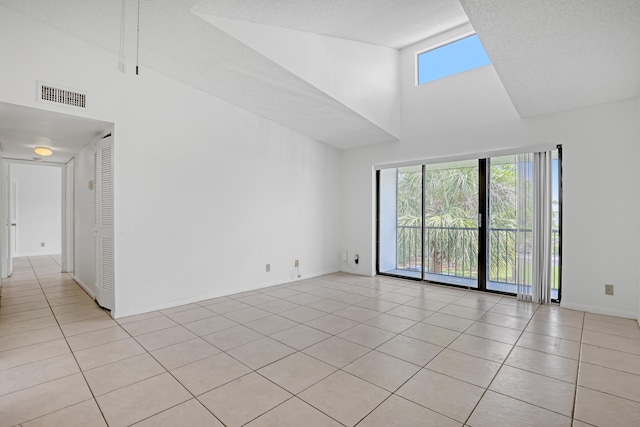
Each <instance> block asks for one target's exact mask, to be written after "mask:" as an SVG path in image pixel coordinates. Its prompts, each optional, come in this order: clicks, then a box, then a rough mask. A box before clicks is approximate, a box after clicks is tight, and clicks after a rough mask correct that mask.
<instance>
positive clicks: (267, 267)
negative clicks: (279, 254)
mask: <svg viewBox="0 0 640 427" xmlns="http://www.w3.org/2000/svg"><path fill="white" fill-rule="evenodd" d="M265 270H266V271H267V273H268V272H270V271H271V264H267V265H266V267H265Z"/></svg>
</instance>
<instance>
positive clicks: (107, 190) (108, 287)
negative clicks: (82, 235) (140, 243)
mask: <svg viewBox="0 0 640 427" xmlns="http://www.w3.org/2000/svg"><path fill="white" fill-rule="evenodd" d="M94 173H95V191H94V196H95V199H94V218H95V222H94V224H95V236H96V278H97V282H98V283H97V288H98V293H97V295H96V297H97V300H98V304H100V305H101V306H102V307H104V308H107V309H109V310H113V309H114V306H115V290H114V288H115V278H114V247H113V137H112V136H108V137H106V138H104V139H101V140H100V141H99V142H98V143H96V147H95V163H94Z"/></svg>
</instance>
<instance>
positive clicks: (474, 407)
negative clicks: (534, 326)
mask: <svg viewBox="0 0 640 427" xmlns="http://www.w3.org/2000/svg"><path fill="white" fill-rule="evenodd" d="M539 309H540V304H538V305H537V307H536V309H535V310H534V312H533V315H532V316H531V318H530V319H529V321H527V325H526V326H525V328H524V329H523V330H522V332H520V335H519V336H518V340H520V338H522V335H523V334H524V332H525V330H526V329H527V327H528V326H529V323H531V321H532V319H533V316H535V314H536V313H537V312H538V310H539ZM517 342H518V341H516V343H517ZM515 347H516V345H515V344H513V345H512V346H511V349H510V350H509V353H507V355H506V356H505V358H504V360H503V361H502V363H501V364H500V368H499V369H498V371H497V372H496V374H495V375H494V376H493V378H491V381H490V382H489V384H487V386H486V387H485V389H484V391H483V392H482V395H481V396H480V399H478V401H477V402H476V404H475V405H474V406H473V409H472V410H471V412H470V413H469V415H468V416H467V419H466V420H465V421H464V423H463V424H464V425H466V424H468V423H469V420H470V419H471V416H472V415H473V413H474V412H475V410H476V408H477V407H478V405H479V404H480V402H481V401H482V399H483V398H484V396H485V395H486V394H487V391H489V388H490V387H491V384H493V381H495V379H496V377H497V376H498V374H500V371H502V368H503V367H504V366H505V362H506V361H507V359H508V358H509V356H510V355H511V353H512V352H513V349H514V348H515ZM577 382H578V380H577V378H576V383H577ZM492 392H494V393H498V392H496V391H495V390H492ZM498 394H502V393H498ZM507 397H510V398H512V399H515V400H519V401H521V402H522V400H520V399H516V398H514V397H512V396H507ZM574 398H575V393H574ZM525 403H528V404H530V405H531V403H529V402H525ZM534 406H537V405H534ZM543 409H544V408H543Z"/></svg>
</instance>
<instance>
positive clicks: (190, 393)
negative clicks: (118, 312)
mask: <svg viewBox="0 0 640 427" xmlns="http://www.w3.org/2000/svg"><path fill="white" fill-rule="evenodd" d="M160 314H162V313H160ZM163 316H164V314H163ZM165 317H166V316H165ZM167 318H168V317H167ZM181 326H182V325H181ZM120 327H121V328H122V326H120ZM172 327H175V325H174V326H172ZM122 329H123V330H124V331H125V333H127V334H128V335H129V337H130V338H133V340H134V341H135V342H136V343H138V345H140V346H141V347H142V349H143V350H144V351H145V353H146V354H148V355H149V356H150V357H151V358H153V360H155V361H156V363H158V364H159V365H160V366H162V368H163V369H164V370H165V372H164V373H161V374H158V375H154V376H152V377H149V378H154V377H157V376H160V375H164V374H165V373H167V374H169V375H170V376H171V378H173V379H174V380H175V381H176V382H177V383H178V384H180V387H182V388H184V389H185V390H186V392H187V393H189V395H191V398H192V399H195V400H197V401H198V402H199V403H200V404H201V405H202V406H203V407H204V408H205V409H206V410H207V411H208V412H209V413H210V414H211V415H212V416H213V417H214V418H215V419H216V420H218V421H220V423H222V425H225V424H224V423H223V422H222V420H220V419H219V418H218V417H217V416H216V415H215V414H214V413H213V412H211V411H210V410H209V408H207V406H206V405H205V404H204V403H202V402H201V401H200V400H199V399H198V397H197V396H196V395H195V394H193V392H192V391H191V390H189V389H188V388H187V387H186V386H185V385H184V384H183V383H182V382H181V381H180V380H179V379H178V378H176V377H175V375H174V374H173V372H171V370H169V369H167V368H166V367H165V366H164V365H163V364H162V363H161V362H160V361H159V360H158V359H157V358H156V357H155V356H154V355H153V354H151V352H150V351H147V349H146V348H144V346H142V344H140V343H139V342H138V340H136V339H135V337H134V336H133V335H131V333H130V332H129V331H127V330H126V329H124V328H122ZM165 329H169V328H165ZM159 330H162V329H159ZM152 332H157V331H152ZM150 333H151V332H150ZM141 335H144V334H141ZM196 336H197V337H198V338H200V339H202V337H200V336H199V335H197V334H196ZM185 342H186V341H185ZM172 345H173V344H172ZM211 345H213V344H211ZM170 346H171V345H169V346H167V347H170ZM213 347H214V348H216V349H218V347H215V346H213ZM218 350H220V349H218ZM154 351H156V350H154ZM220 351H221V352H222V350H220ZM143 354H144V353H143ZM216 354H218V353H216ZM214 356H215V355H214ZM207 357H211V356H207ZM207 357H204V358H202V359H199V360H196V361H193V362H191V363H196V362H199V361H201V360H204V359H206V358H207ZM182 366H186V365H182ZM182 366H180V367H178V368H181V367H182ZM178 368H175V369H178ZM249 369H251V368H249ZM149 378H145V379H144V380H141V381H138V382H142V381H146V380H148V379H149ZM129 385H131V384H129ZM124 387H127V386H124ZM124 387H121V388H124ZM216 388H217V387H216ZM203 394H204V393H203ZM200 396H201V395H200ZM94 400H95V396H94ZM188 400H190V399H187V400H185V401H183V402H180V403H178V404H176V405H174V407H175V406H179V405H182V404H184V403H185V402H187V401H188ZM96 404H97V405H98V408H99V409H100V413H102V408H101V407H100V405H99V404H98V402H97V400H96ZM169 409H171V408H165V409H163V410H162V411H159V412H156V413H154V414H151V415H150V416H149V417H147V418H151V417H154V416H156V415H158V414H161V413H163V412H165V411H167V410H169ZM102 416H103V417H104V414H102ZM147 418H145V419H147ZM141 421H143V420H138V421H136V422H135V423H134V424H136V423H139V422H141ZM105 423H106V424H107V426H108V425H109V423H108V422H107V420H106V418H105Z"/></svg>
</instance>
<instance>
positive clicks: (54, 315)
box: [21, 257, 108, 425]
mask: <svg viewBox="0 0 640 427" xmlns="http://www.w3.org/2000/svg"><path fill="white" fill-rule="evenodd" d="M27 259H28V260H29V264H30V265H31V269H32V271H33V273H34V275H35V276H36V280H37V281H38V285H39V286H40V289H42V293H43V295H44V297H45V300H46V301H47V305H48V306H49V309H50V310H51V313H52V314H53V317H54V319H55V320H56V324H57V325H58V328H59V329H60V333H61V334H62V337H63V339H64V341H65V343H66V344H67V348H68V349H69V352H70V353H71V356H72V357H73V360H74V361H75V362H76V366H77V367H78V371H79V373H80V374H81V375H82V378H83V379H84V382H85V384H86V386H87V389H88V390H89V393H91V399H87V400H93V402H94V403H95V405H96V407H97V408H98V410H99V411H100V415H101V416H102V419H103V420H104V422H105V424H107V425H108V423H107V420H106V418H105V416H104V414H103V413H102V409H101V408H100V405H98V402H97V401H96V397H95V395H94V394H93V390H91V387H90V386H89V383H88V382H87V378H86V377H85V375H84V372H83V371H82V368H81V367H80V364H79V363H78V359H77V358H76V355H75V353H74V352H73V350H72V349H71V346H70V345H69V342H68V341H67V337H66V336H65V334H64V332H63V331H62V327H61V326H60V322H58V318H57V316H56V314H55V312H54V311H53V308H52V306H51V303H50V302H49V298H48V297H47V295H46V294H45V292H44V288H43V287H42V282H40V277H39V276H38V274H37V273H36V270H35V267H34V266H33V263H32V262H31V258H30V257H28V258H27ZM54 262H55V263H56V264H57V265H58V266H59V267H60V264H58V262H57V261H55V259H54ZM60 268H61V270H62V267H60ZM60 273H61V274H66V273H62V271H60ZM71 375H76V374H71ZM71 375H67V376H66V377H69V376H71ZM63 378H65V377H63ZM87 400H83V401H81V402H76V403H74V404H72V405H68V406H65V407H63V408H58V409H56V410H55V411H52V412H48V413H47V414H42V415H40V416H39V417H36V418H40V417H42V416H45V415H49V414H52V413H55V412H58V411H60V410H62V409H66V408H69V407H71V406H74V405H77V404H78V403H82V402H86V401H87ZM36 418H32V419H29V420H25V421H21V423H23V422H26V421H31V420H34V419H36Z"/></svg>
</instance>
